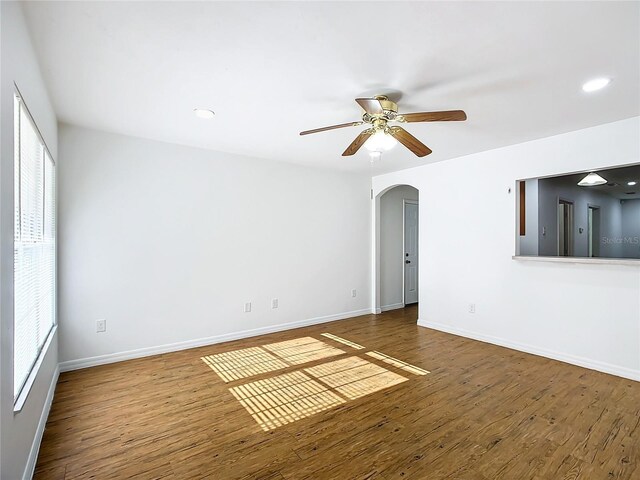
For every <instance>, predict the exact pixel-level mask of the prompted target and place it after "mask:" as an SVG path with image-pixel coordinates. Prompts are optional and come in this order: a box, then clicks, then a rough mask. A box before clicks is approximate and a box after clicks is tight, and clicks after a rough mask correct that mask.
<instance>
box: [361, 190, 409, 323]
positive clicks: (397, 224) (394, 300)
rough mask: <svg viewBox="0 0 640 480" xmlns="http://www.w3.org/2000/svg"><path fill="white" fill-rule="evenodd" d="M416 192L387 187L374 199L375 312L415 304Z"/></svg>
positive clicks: (373, 275)
mask: <svg viewBox="0 0 640 480" xmlns="http://www.w3.org/2000/svg"><path fill="white" fill-rule="evenodd" d="M418 209H419V191H418V189H417V188H416V187H414V186H412V185H406V184H399V185H392V186H389V187H387V188H385V189H383V190H382V191H380V192H379V193H378V194H377V195H376V197H375V206H374V222H373V224H374V226H375V227H374V240H375V241H374V245H375V247H374V249H373V250H374V254H373V264H374V266H373V271H372V277H373V285H372V287H373V295H372V298H373V299H374V305H373V310H374V311H375V312H376V313H381V312H384V311H389V310H394V309H399V308H403V307H405V306H406V305H410V304H417V302H418V288H419V283H418V268H419V252H418V245H419V242H418V221H419V216H418Z"/></svg>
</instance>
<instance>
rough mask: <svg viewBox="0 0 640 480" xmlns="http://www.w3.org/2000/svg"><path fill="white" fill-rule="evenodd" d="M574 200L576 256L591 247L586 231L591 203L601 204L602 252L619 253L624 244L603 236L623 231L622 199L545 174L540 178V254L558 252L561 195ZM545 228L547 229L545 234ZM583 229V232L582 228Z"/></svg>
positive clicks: (617, 254) (618, 233)
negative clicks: (608, 239) (559, 202)
mask: <svg viewBox="0 0 640 480" xmlns="http://www.w3.org/2000/svg"><path fill="white" fill-rule="evenodd" d="M559 198H560V199H564V200H567V201H570V202H573V203H574V212H573V217H574V232H573V240H574V256H576V257H586V256H587V255H588V251H589V240H588V234H587V214H588V211H587V209H588V205H596V206H598V207H600V237H601V238H600V256H601V257H613V258H616V257H620V256H621V253H622V250H621V245H620V244H618V243H615V242H603V241H602V237H608V238H618V237H620V236H621V235H622V215H621V207H620V200H618V199H616V198H614V197H612V196H609V195H607V194H605V193H601V192H598V191H596V190H592V189H589V187H579V186H578V185H577V184H574V183H573V181H572V183H568V182H567V180H566V179H564V178H545V179H540V180H539V181H538V234H539V237H538V239H539V240H538V245H539V250H538V251H539V255H541V256H555V255H557V254H558V224H557V208H558V207H557V206H558V199H559ZM543 228H545V229H546V233H545V234H544V235H543V233H542V231H543ZM580 228H582V229H583V232H582V233H580V232H579V229H580Z"/></svg>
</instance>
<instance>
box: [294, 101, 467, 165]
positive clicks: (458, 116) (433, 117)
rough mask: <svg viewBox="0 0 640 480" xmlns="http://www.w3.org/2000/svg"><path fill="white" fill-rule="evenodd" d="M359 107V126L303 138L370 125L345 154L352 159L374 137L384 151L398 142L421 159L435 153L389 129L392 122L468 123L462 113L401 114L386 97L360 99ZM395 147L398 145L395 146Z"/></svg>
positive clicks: (394, 128)
mask: <svg viewBox="0 0 640 480" xmlns="http://www.w3.org/2000/svg"><path fill="white" fill-rule="evenodd" d="M356 102H358V105H360V106H361V107H362V109H363V110H364V113H363V114H362V120H361V121H359V122H349V123H341V124H339V125H331V126H330V127H322V128H315V129H313V130H305V131H304V132H300V135H309V134H311V133H318V132H324V131H326V130H335V129H336V128H344V127H356V126H358V125H363V124H365V123H368V124H369V125H371V127H369V128H367V129H366V130H364V131H363V132H361V133H360V135H358V136H357V137H356V139H355V140H354V141H353V142H351V145H349V146H348V147H347V149H346V150H345V151H344V153H343V154H342V156H343V157H348V156H350V155H353V154H354V153H356V152H357V151H358V150H359V149H360V147H362V146H363V145H364V144H365V142H366V141H367V140H369V138H371V137H374V138H377V139H379V140H380V148H381V149H388V147H387V148H385V145H384V144H385V143H386V144H387V145H388V142H385V140H388V139H390V138H395V139H396V140H397V141H398V142H400V143H401V144H402V145H404V146H405V147H407V148H408V149H409V150H411V151H412V152H413V153H415V154H416V155H417V156H418V157H424V156H425V155H429V154H430V153H431V149H430V148H429V147H427V146H426V145H425V144H424V143H422V142H421V141H420V140H418V139H417V138H416V137H414V136H413V135H411V134H410V133H409V132H407V131H406V130H405V129H404V128H402V127H399V126H397V125H396V126H389V125H388V123H389V122H400V123H407V122H409V123H411V122H448V121H462V120H466V119H467V114H466V113H464V112H463V111H462V110H447V111H443V112H419V113H403V114H400V113H398V105H397V104H396V103H394V102H392V101H391V100H389V98H387V97H386V96H385V95H376V96H375V97H371V98H356ZM392 142H393V140H392ZM393 144H395V142H393Z"/></svg>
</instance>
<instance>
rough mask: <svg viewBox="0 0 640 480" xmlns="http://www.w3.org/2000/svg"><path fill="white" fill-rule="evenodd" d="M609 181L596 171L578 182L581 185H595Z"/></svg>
mask: <svg viewBox="0 0 640 480" xmlns="http://www.w3.org/2000/svg"><path fill="white" fill-rule="evenodd" d="M605 183H607V181H606V180H605V179H604V178H602V177H601V176H600V175H598V174H597V173H595V172H591V173H590V174H588V175H587V176H585V177H584V178H583V179H582V180H580V181H579V182H578V185H579V186H580V187H594V186H596V185H604V184H605Z"/></svg>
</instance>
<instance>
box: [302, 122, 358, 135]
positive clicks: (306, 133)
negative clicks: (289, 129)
mask: <svg viewBox="0 0 640 480" xmlns="http://www.w3.org/2000/svg"><path fill="white" fill-rule="evenodd" d="M363 123H364V122H349V123H341V124H340V125H331V126H330V127H322V128H314V129H313V130H305V131H304V132H300V135H309V134H310V133H318V132H325V131H327V130H335V129H336V128H344V127H357V126H358V125H362V124H363Z"/></svg>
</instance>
